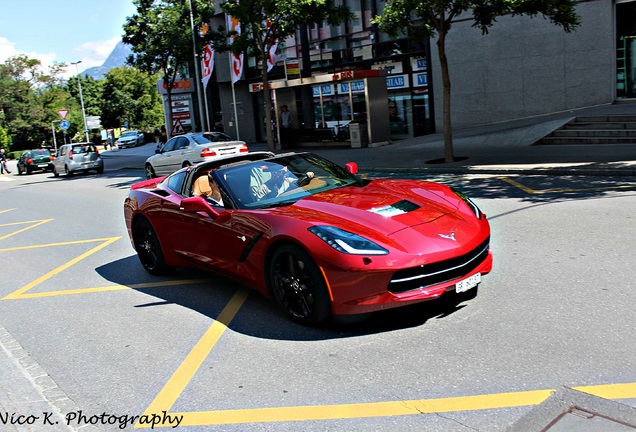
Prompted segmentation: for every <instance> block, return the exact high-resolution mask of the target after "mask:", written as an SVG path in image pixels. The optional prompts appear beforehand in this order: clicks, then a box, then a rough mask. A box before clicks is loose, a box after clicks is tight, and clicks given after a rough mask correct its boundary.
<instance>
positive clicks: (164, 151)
mask: <svg viewBox="0 0 636 432" xmlns="http://www.w3.org/2000/svg"><path fill="white" fill-rule="evenodd" d="M180 138H181V137H174V138H171V139H169V140H168V142H166V144H165V145H164V146H163V147H162V148H161V153H158V154H157V155H156V156H155V157H153V159H152V166H153V167H154V169H155V173H156V174H157V175H158V176H162V175H167V174H171V173H173V172H174V171H176V170H177V169H179V168H180V167H181V160H180V159H179V153H178V152H179V150H178V148H177V144H178V142H179V139H180Z"/></svg>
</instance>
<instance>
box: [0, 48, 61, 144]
mask: <svg viewBox="0 0 636 432" xmlns="http://www.w3.org/2000/svg"><path fill="white" fill-rule="evenodd" d="M64 67H65V65H64V64H63V63H60V64H54V65H53V66H52V67H50V68H49V70H48V72H44V71H43V70H42V65H41V62H40V61H39V60H36V59H31V58H29V57H28V56H26V55H18V56H15V57H11V58H9V59H7V60H6V61H5V63H3V64H1V65H0V108H1V110H2V126H3V127H4V128H5V129H6V131H7V133H8V135H9V137H10V138H11V142H12V147H14V148H13V149H14V150H24V149H28V148H32V147H39V146H40V144H41V143H42V142H45V141H46V140H47V139H49V138H50V137H51V121H52V120H55V119H56V118H57V114H56V113H55V109H59V108H61V106H60V105H61V104H62V101H63V100H65V99H66V97H67V94H66V92H65V91H64V90H63V89H61V88H60V83H61V82H62V77H61V72H62V70H63V68H64Z"/></svg>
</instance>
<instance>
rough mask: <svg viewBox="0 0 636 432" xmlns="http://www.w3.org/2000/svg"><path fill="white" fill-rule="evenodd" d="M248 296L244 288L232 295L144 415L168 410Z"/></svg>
mask: <svg viewBox="0 0 636 432" xmlns="http://www.w3.org/2000/svg"><path fill="white" fill-rule="evenodd" d="M248 294H249V292H248V291H247V289H245V288H240V289H239V290H238V291H237V292H236V293H234V296H233V297H232V298H231V299H230V301H229V302H228V304H227V305H226V306H225V308H223V310H222V311H221V313H220V314H219V316H218V318H217V319H216V320H215V321H214V322H213V323H212V325H210V327H209V328H208V330H207V331H206V332H205V334H204V335H203V337H201V339H199V342H197V344H196V345H195V346H194V348H192V350H191V351H190V353H189V354H188V355H187V357H186V358H185V359H184V360H183V362H182V363H181V364H180V365H179V367H178V368H177V370H176V371H175V373H174V374H173V375H172V377H171V378H170V379H169V380H168V382H167V383H166V385H165V386H164V387H163V389H161V391H160V392H159V394H158V395H157V396H156V397H155V400H153V401H152V403H151V404H150V406H149V407H148V408H147V409H146V411H145V413H144V414H152V413H159V412H162V411H168V410H170V408H171V407H172V405H174V403H175V402H176V401H177V399H178V398H179V396H180V395H181V393H183V390H184V389H185V388H186V386H187V385H188V383H189V382H190V380H191V379H192V377H193V376H194V374H195V373H196V372H197V370H198V369H199V367H200V366H201V364H202V363H203V361H204V360H205V358H206V357H207V356H208V354H209V353H210V351H211V350H212V348H214V346H215V345H216V343H217V342H218V340H219V339H220V337H221V335H222V334H223V333H224V332H225V330H226V329H227V326H228V325H229V324H230V322H231V321H232V319H233V318H234V315H236V313H237V312H238V310H239V309H240V308H241V306H242V305H243V303H244V302H245V300H246V299H247V296H248ZM135 427H138V426H135Z"/></svg>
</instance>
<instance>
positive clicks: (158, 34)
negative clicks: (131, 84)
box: [123, 0, 214, 124]
mask: <svg viewBox="0 0 636 432" xmlns="http://www.w3.org/2000/svg"><path fill="white" fill-rule="evenodd" d="M133 3H134V5H135V6H136V8H137V13H136V14H134V15H133V16H131V17H128V19H127V21H126V23H125V24H124V32H125V35H124V37H123V41H124V42H125V43H127V44H129V45H130V46H131V47H132V51H133V54H132V55H131V56H130V57H129V58H128V64H130V65H132V66H136V67H137V68H139V69H140V70H142V71H145V72H148V73H150V74H155V73H161V75H162V77H163V82H164V85H165V86H166V91H167V97H168V104H169V105H170V104H172V87H173V85H174V82H175V80H176V79H177V77H185V76H186V73H185V70H186V68H187V66H188V64H190V62H193V61H194V59H193V47H192V29H191V20H190V13H191V12H192V14H193V15H194V17H195V22H208V21H209V20H210V19H211V18H212V16H213V13H214V4H213V3H212V2H208V1H206V0H188V1H185V0H133ZM190 4H192V8H193V11H190V8H189V6H190ZM203 43H204V41H203V40H200V39H199V40H198V46H197V47H196V52H197V53H201V52H202V51H203ZM197 85H198V83H197ZM169 116H170V124H172V111H171V110H169Z"/></svg>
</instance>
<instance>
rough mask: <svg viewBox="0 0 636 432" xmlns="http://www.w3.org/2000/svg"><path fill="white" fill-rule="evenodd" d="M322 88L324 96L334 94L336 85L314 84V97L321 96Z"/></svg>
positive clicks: (312, 89)
mask: <svg viewBox="0 0 636 432" xmlns="http://www.w3.org/2000/svg"><path fill="white" fill-rule="evenodd" d="M321 90H322V95H323V96H333V94H334V86H333V85H332V84H328V85H323V86H313V87H312V88H311V92H312V93H313V95H314V97H320V91H321Z"/></svg>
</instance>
